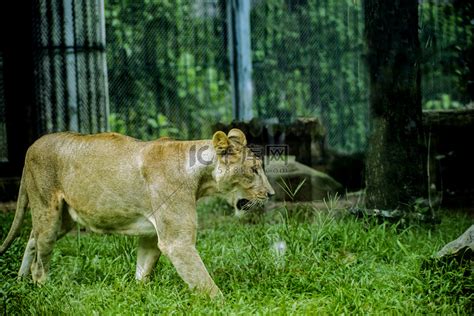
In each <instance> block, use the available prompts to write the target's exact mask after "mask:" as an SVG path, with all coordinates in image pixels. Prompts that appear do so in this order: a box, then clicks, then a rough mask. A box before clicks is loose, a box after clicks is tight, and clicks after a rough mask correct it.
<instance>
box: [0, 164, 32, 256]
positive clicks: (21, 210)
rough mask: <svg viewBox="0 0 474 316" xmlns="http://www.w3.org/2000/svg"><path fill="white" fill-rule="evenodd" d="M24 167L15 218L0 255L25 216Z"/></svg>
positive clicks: (0, 248)
mask: <svg viewBox="0 0 474 316" xmlns="http://www.w3.org/2000/svg"><path fill="white" fill-rule="evenodd" d="M25 169H26V168H24V169H23V175H22V177H21V181H20V190H19V192H18V201H17V204H16V212H15V218H14V219H13V223H12V226H11V227H10V231H9V232H8V235H7V238H6V239H5V241H4V242H3V244H2V246H1V247H0V255H2V254H3V253H4V252H5V251H7V249H8V247H10V244H11V243H12V241H13V240H14V239H15V237H16V235H17V234H18V232H19V230H20V226H21V223H22V222H23V218H24V217H25V213H26V207H27V206H28V195H27V194H26V189H25Z"/></svg>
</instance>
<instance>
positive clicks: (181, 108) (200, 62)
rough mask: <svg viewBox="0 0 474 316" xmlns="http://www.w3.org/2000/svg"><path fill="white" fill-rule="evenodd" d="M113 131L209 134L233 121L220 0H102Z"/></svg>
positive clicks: (180, 135) (148, 135)
mask: <svg viewBox="0 0 474 316" xmlns="http://www.w3.org/2000/svg"><path fill="white" fill-rule="evenodd" d="M105 8H106V23H107V25H106V30H107V45H108V46H107V54H108V55H107V57H108V65H109V82H110V112H111V113H110V126H111V128H112V130H115V131H118V132H121V133H125V134H128V135H132V136H135V137H138V138H141V139H145V140H146V139H154V138H157V137H160V136H170V137H175V138H185V139H193V138H201V137H206V138H207V137H209V135H210V133H211V124H212V123H213V122H219V121H230V120H231V119H232V108H231V104H232V100H231V95H230V83H229V80H228V78H229V67H228V58H227V47H226V37H225V34H226V30H225V28H226V25H225V23H226V20H225V7H224V3H223V2H218V1H205V0H196V1H192V0H182V1H175V2H174V1H116V0H108V1H106V7H105Z"/></svg>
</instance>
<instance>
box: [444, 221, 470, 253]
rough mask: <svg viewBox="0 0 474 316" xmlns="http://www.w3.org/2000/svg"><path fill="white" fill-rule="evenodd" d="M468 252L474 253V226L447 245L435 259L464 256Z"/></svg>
mask: <svg viewBox="0 0 474 316" xmlns="http://www.w3.org/2000/svg"><path fill="white" fill-rule="evenodd" d="M466 251H470V252H471V253H473V252H474V225H471V227H469V229H468V230H466V231H465V232H464V234H462V235H461V236H460V237H459V238H458V239H456V240H453V241H451V242H450V243H448V244H447V245H445V246H444V247H443V248H442V249H441V250H440V251H439V252H438V253H437V254H436V255H435V257H436V258H441V257H445V256H457V255H463V254H464V253H465V252H466Z"/></svg>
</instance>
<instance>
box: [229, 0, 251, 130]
mask: <svg viewBox="0 0 474 316" xmlns="http://www.w3.org/2000/svg"><path fill="white" fill-rule="evenodd" d="M227 23H228V24H227V25H228V27H227V30H228V41H229V45H228V46H229V55H230V56H229V60H230V74H231V86H232V106H233V115H234V119H237V120H239V121H248V120H250V119H252V116H253V114H252V94H253V84H252V55H251V48H250V0H231V1H229V2H228V6H227Z"/></svg>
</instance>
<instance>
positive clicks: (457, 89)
mask: <svg viewBox="0 0 474 316" xmlns="http://www.w3.org/2000/svg"><path fill="white" fill-rule="evenodd" d="M34 3H35V6H34V8H33V10H34V16H35V23H36V24H35V27H34V32H35V39H34V45H35V52H36V53H35V67H36V70H35V73H36V74H37V75H36V82H35V86H36V92H35V95H36V96H37V107H38V112H39V114H38V116H39V119H38V121H39V126H38V130H39V132H40V134H42V133H46V132H52V131H59V130H71V129H72V130H77V131H81V132H98V131H103V130H107V129H111V130H114V131H118V132H121V133H124V134H128V135H131V136H134V137H138V138H140V139H144V140H148V139H154V138H157V137H161V136H170V137H174V138H180V139H197V138H209V137H210V134H211V130H212V128H211V127H212V125H213V124H215V123H218V122H221V123H229V122H230V121H231V120H232V119H233V110H232V102H233V101H232V100H233V98H232V94H233V91H232V89H233V88H232V84H231V82H230V81H231V79H230V77H231V70H230V67H231V64H230V61H229V47H228V46H229V44H228V43H229V40H228V34H229V32H228V31H229V27H232V25H230V23H229V19H228V18H227V12H228V10H227V9H228V7H227V6H228V5H229V1H227V0H176V1H162V0H105V4H104V6H103V3H102V0H95V1H86V0H64V1H52V0H40V1H35V2H34ZM463 3H464V2H463V1H460V0H458V1H434V0H420V1H419V13H420V14H419V15H420V43H421V47H422V59H421V69H422V96H423V105H424V107H425V108H429V109H438V108H459V107H462V106H464V105H465V104H467V103H468V102H469V101H470V99H469V97H468V93H467V91H466V85H465V81H466V74H467V73H469V71H470V70H469V67H468V66H467V65H466V60H468V58H469V57H468V53H467V52H469V49H471V51H472V45H473V43H472V41H473V36H472V30H473V24H472V21H471V19H472V17H470V15H469V14H466V12H464V11H463V10H466V9H465V7H466V6H465V5H464V6H463ZM250 6H251V10H250V25H251V32H250V34H249V37H250V42H251V49H252V51H251V59H252V64H251V67H252V74H253V89H252V90H253V103H252V104H253V115H254V117H257V118H259V119H262V120H266V121H269V122H277V121H278V122H283V123H285V122H291V121H292V120H294V119H295V118H296V117H301V116H303V117H308V116H317V117H319V118H321V119H322V121H323V123H324V124H325V126H326V128H327V131H328V132H327V133H328V134H327V141H328V144H329V145H330V146H331V147H333V148H336V149H338V150H342V151H346V152H361V151H364V150H365V147H366V138H367V133H368V130H369V126H368V121H369V120H368V112H369V111H368V91H367V90H368V89H367V87H368V84H367V77H368V76H367V70H366V67H365V62H366V61H365V46H364V34H363V32H364V31H363V24H364V17H363V12H362V4H361V0H346V1H336V0H318V1H308V0H265V1H264V0H251V1H250ZM104 8H105V10H104ZM104 19H105V31H106V36H105V34H104ZM104 38H106V41H107V42H106V45H105V42H104V41H105V39H104ZM105 47H106V48H107V49H106V52H107V54H105ZM1 57H2V56H1V54H0V70H1V67H2V58H1ZM105 58H106V59H107V60H106V61H107V66H108V72H106V70H107V69H106V67H105V64H106V63H105ZM471 58H472V57H471ZM1 73H2V72H1V71H0V92H1V91H2V89H3V83H2V77H1ZM107 74H108V75H107ZM107 76H108V78H107ZM107 86H108V87H109V88H107ZM107 91H109V93H108V92H107ZM2 96H3V93H0V159H4V157H7V152H6V150H7V146H6V132H5V113H4V110H5V109H4V106H3V105H2V104H3V102H2V100H3V99H2ZM108 97H109V98H110V99H108ZM109 101H110V102H109ZM108 103H109V104H110V107H109V108H107V104H108Z"/></svg>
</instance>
